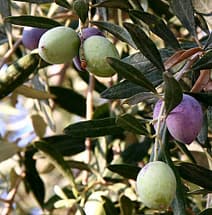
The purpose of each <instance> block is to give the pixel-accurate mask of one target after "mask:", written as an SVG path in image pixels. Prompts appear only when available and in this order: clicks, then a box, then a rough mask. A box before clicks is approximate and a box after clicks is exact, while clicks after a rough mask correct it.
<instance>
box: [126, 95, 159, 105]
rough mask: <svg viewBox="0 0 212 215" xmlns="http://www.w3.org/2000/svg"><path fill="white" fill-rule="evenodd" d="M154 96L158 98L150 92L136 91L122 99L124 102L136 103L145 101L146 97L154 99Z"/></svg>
mask: <svg viewBox="0 0 212 215" xmlns="http://www.w3.org/2000/svg"><path fill="white" fill-rule="evenodd" d="M156 98H158V97H157V96H156V95H155V94H153V93H151V92H141V93H137V94H135V95H134V96H131V97H130V98H128V99H126V100H125V101H124V104H128V105H136V104H138V103H140V102H145V101H146V100H148V99H156Z"/></svg>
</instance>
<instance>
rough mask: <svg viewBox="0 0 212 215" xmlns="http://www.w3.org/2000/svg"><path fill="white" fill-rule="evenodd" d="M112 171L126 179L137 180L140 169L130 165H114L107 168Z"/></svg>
mask: <svg viewBox="0 0 212 215" xmlns="http://www.w3.org/2000/svg"><path fill="white" fill-rule="evenodd" d="M107 168H108V169H109V170H110V171H112V172H115V173H118V174H119V175H121V176H123V177H124V178H128V179H134V180H136V178H137V175H138V173H139V171H140V170H141V168H140V167H138V166H134V165H130V164H112V165H109V166H108V167H107Z"/></svg>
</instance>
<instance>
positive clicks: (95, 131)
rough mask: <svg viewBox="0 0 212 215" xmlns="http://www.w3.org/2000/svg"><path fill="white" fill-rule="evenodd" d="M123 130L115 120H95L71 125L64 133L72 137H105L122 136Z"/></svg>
mask: <svg viewBox="0 0 212 215" xmlns="http://www.w3.org/2000/svg"><path fill="white" fill-rule="evenodd" d="M122 132H123V130H122V128H120V127H118V126H117V125H116V119H115V118H104V119H94V120H87V121H82V122H78V123H75V124H71V125H69V126H67V127H66V128H65V129H64V133H65V134H67V135H70V136H72V137H100V136H105V135H120V134H121V133H122Z"/></svg>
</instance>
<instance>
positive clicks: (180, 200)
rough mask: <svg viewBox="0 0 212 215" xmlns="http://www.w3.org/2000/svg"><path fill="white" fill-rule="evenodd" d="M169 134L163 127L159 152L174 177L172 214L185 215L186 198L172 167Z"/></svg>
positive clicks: (176, 170) (175, 171)
mask: <svg viewBox="0 0 212 215" xmlns="http://www.w3.org/2000/svg"><path fill="white" fill-rule="evenodd" d="M169 137H170V135H169V132H168V129H167V127H166V125H165V127H164V129H163V135H162V143H163V145H162V148H161V151H162V153H163V157H164V160H165V161H166V163H167V164H168V165H169V166H170V167H171V168H172V170H173V172H174V174H175V177H176V182H177V183H176V185H177V187H176V194H175V198H174V200H173V202H172V207H173V213H174V214H175V215H186V197H185V188H184V186H183V183H182V181H181V178H180V174H179V171H178V169H177V168H176V166H175V165H174V163H173V161H172V158H171V154H170V147H169V146H170V144H169Z"/></svg>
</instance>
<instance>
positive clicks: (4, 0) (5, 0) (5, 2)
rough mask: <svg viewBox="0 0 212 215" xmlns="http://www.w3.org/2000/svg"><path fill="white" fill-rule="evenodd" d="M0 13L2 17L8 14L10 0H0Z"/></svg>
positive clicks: (9, 13) (9, 11) (9, 12)
mask: <svg viewBox="0 0 212 215" xmlns="http://www.w3.org/2000/svg"><path fill="white" fill-rule="evenodd" d="M0 5H1V7H0V14H1V15H2V17H6V16H10V15H11V9H10V1H9V0H0Z"/></svg>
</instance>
